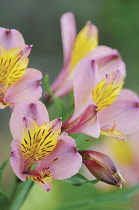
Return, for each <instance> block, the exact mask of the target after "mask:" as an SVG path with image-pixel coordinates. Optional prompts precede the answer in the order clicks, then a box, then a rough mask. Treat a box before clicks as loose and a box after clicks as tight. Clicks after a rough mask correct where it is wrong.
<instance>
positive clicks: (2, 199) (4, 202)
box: [0, 189, 10, 210]
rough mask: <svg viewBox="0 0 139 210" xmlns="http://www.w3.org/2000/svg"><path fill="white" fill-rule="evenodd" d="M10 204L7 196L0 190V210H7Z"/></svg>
mask: <svg viewBox="0 0 139 210" xmlns="http://www.w3.org/2000/svg"><path fill="white" fill-rule="evenodd" d="M9 203H10V198H9V195H8V194H7V193H6V192H4V191H3V190H2V189H0V209H1V210H7V209H8V205H9Z"/></svg>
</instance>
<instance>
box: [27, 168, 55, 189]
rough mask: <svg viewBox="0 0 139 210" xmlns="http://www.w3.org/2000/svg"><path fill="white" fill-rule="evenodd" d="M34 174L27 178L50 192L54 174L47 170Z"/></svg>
mask: <svg viewBox="0 0 139 210" xmlns="http://www.w3.org/2000/svg"><path fill="white" fill-rule="evenodd" d="M34 172H35V173H34ZM30 173H31V171H30ZM33 173H34V175H32V176H27V178H29V179H31V180H32V181H34V182H36V183H37V184H39V185H40V186H42V187H43V185H45V187H44V188H45V189H46V190H47V191H50V189H51V183H52V174H51V173H50V172H49V171H48V170H47V169H46V170H45V169H44V170H38V171H33ZM46 185H47V186H46Z"/></svg>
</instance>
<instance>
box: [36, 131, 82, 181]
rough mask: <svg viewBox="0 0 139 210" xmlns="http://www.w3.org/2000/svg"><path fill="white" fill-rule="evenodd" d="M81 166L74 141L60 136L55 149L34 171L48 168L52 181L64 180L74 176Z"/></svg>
mask: <svg viewBox="0 0 139 210" xmlns="http://www.w3.org/2000/svg"><path fill="white" fill-rule="evenodd" d="M81 165H82V157H81V155H80V154H79V153H78V152H77V149H76V144H75V140H74V139H73V138H71V137H69V136H68V135H66V134H65V135H64V134H63V135H61V136H60V137H59V140H58V142H57V146H56V147H55V149H54V150H53V151H52V152H51V153H50V154H48V155H47V156H46V157H45V158H44V159H43V160H41V161H40V162H39V163H38V166H37V168H36V170H39V169H43V168H47V167H48V168H49V170H50V173H51V174H52V177H53V178H54V179H60V180H61V179H66V178H69V177H71V176H73V175H74V174H76V173H77V172H78V171H79V169H80V167H81Z"/></svg>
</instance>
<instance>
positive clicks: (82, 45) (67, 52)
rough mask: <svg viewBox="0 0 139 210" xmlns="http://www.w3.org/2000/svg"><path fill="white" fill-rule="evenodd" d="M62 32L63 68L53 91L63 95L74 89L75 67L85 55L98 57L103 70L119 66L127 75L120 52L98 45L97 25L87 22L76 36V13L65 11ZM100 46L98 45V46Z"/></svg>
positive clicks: (60, 95) (98, 62)
mask: <svg viewBox="0 0 139 210" xmlns="http://www.w3.org/2000/svg"><path fill="white" fill-rule="evenodd" d="M61 32H62V43H63V52H64V64H63V68H62V70H61V72H60V74H59V75H58V77H57V78H56V80H55V81H54V83H53V84H52V86H51V89H52V91H53V93H54V94H55V95H56V96H58V97H62V96H64V95H66V94H67V93H68V92H69V91H70V90H71V89H72V82H73V76H74V69H75V66H76V64H77V63H78V62H79V61H80V60H81V59H83V58H84V57H89V58H91V59H96V62H97V64H98V65H99V67H100V68H101V69H103V72H105V69H108V67H109V69H110V71H113V66H114V68H115V67H116V66H117V69H118V68H120V69H121V70H122V71H123V75H125V66H124V63H123V61H122V60H121V58H120V55H119V53H118V52H117V51H116V50H113V49H111V48H109V47H106V46H98V30H97V28H96V26H94V25H93V24H91V23H90V22H87V23H86V25H85V26H84V28H83V29H82V30H81V31H80V32H79V33H78V34H77V36H76V25H75V19H74V15H73V14H72V13H69V12H68V13H65V14H64V15H63V16H62V17H61ZM97 46H98V47H97Z"/></svg>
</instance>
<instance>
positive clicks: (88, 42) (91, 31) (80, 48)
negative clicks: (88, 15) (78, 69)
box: [70, 22, 98, 69]
mask: <svg viewBox="0 0 139 210" xmlns="http://www.w3.org/2000/svg"><path fill="white" fill-rule="evenodd" d="M97 45H98V30H97V28H96V27H95V26H94V25H92V24H91V23H90V22H88V23H87V24H86V25H85V27H84V28H83V29H82V30H81V31H80V32H79V34H78V35H77V37H76V40H75V44H74V48H73V52H72V58H71V63H70V65H71V69H72V68H74V67H75V66H76V64H77V63H78V62H79V60H81V59H82V58H84V57H85V56H86V55H87V54H88V53H89V52H90V51H91V50H93V49H94V48H95V47H96V46H97Z"/></svg>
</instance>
